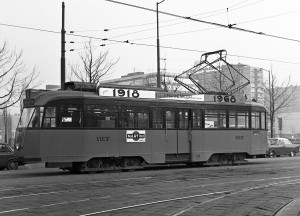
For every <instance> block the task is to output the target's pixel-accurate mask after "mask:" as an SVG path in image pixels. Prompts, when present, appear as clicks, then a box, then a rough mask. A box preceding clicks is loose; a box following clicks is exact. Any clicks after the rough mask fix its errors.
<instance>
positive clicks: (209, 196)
mask: <svg viewBox="0 0 300 216" xmlns="http://www.w3.org/2000/svg"><path fill="white" fill-rule="evenodd" d="M299 177H300V176H289V177H278V178H265V179H252V180H248V181H230V182H224V183H223V184H222V185H226V184H227V185H236V184H237V183H240V184H242V183H245V182H248V183H249V182H253V183H257V182H260V181H274V182H272V183H270V182H268V183H267V184H259V185H254V186H248V187H240V188H238V189H236V188H233V189H231V190H225V191H221V190H215V191H213V192H209V193H200V194H193V195H188V196H180V197H178V196H177V197H176V196H172V197H171V198H169V199H160V200H156V201H151V202H144V203H140V204H135V205H127V206H120V207H117V208H111V209H106V210H101V211H97V212H91V213H87V214H82V215H81V216H83V215H86V216H87V215H97V214H103V213H108V212H117V211H126V210H128V209H134V208H140V207H143V206H150V205H158V204H163V203H169V202H175V201H181V200H193V199H197V198H200V197H202V198H205V200H204V201H201V202H199V201H197V202H199V203H197V204H194V205H189V206H186V207H183V208H182V209H180V211H178V212H176V213H174V214H173V215H174V216H177V215H181V214H183V213H184V212H186V211H189V210H191V209H193V208H196V207H198V206H200V205H204V204H205V203H209V202H213V201H216V200H218V199H221V198H224V197H226V196H233V195H235V194H238V193H246V192H249V191H252V190H258V189H263V188H268V187H274V186H282V185H288V184H289V185H291V184H300V178H299ZM294 178H295V179H294ZM134 179H140V178H134ZM142 179H147V180H149V179H152V178H142ZM195 179H197V178H195ZM283 179H288V180H284V181H282V180H283ZM120 180H121V179H119V181H120ZM128 180H129V179H124V181H128ZM216 185H221V183H214V184H206V185H197V186H195V187H202V188H203V187H211V186H216ZM191 188H192V187H190V188H185V190H186V189H191ZM157 190H158V189H157ZM72 192H76V191H75V190H65V191H52V192H48V193H44V192H41V193H36V194H34V193H31V194H19V195H15V196H10V197H0V200H5V199H12V198H26V197H29V196H35V197H38V196H42V195H43V196H47V195H57V194H59V193H64V194H65V193H72ZM178 192H179V190H178ZM147 193H148V194H149V195H150V194H155V191H154V190H151V191H150V190H145V188H144V190H143V191H137V192H131V193H127V194H119V195H118V196H113V195H106V196H102V197H97V198H95V197H92V198H82V199H78V200H70V201H58V202H55V203H46V204H43V205H40V206H37V205H35V206H32V207H26V208H25V207H24V206H19V207H18V208H16V209H7V210H4V211H0V214H5V213H8V212H22V211H34V210H37V209H41V208H51V207H56V206H63V205H72V204H74V203H83V202H94V201H97V200H101V199H105V200H112V201H113V200H116V199H119V197H122V196H124V197H128V196H132V199H133V200H135V198H136V197H138V196H140V195H145V194H147ZM188 193H190V192H188ZM170 195H171V194H170ZM37 199H38V198H37Z"/></svg>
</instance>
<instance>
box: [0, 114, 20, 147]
mask: <svg viewBox="0 0 300 216" xmlns="http://www.w3.org/2000/svg"><path fill="white" fill-rule="evenodd" d="M19 119H20V115H17V114H15V115H10V114H8V115H7V118H5V117H4V116H3V114H2V113H1V115H0V142H5V134H6V137H7V142H8V143H9V144H10V145H11V146H13V142H14V138H15V132H16V128H17V126H18V122H19Z"/></svg>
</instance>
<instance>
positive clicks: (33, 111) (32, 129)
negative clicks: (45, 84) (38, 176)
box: [14, 89, 43, 165]
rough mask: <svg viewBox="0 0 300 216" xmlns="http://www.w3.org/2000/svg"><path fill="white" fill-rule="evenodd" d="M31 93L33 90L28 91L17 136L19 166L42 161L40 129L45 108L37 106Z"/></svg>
mask: <svg viewBox="0 0 300 216" xmlns="http://www.w3.org/2000/svg"><path fill="white" fill-rule="evenodd" d="M31 91H32V90H31V89H29V90H26V99H24V100H23V109H22V112H21V116H20V119H19V123H18V126H17V128H16V134H15V137H16V138H15V143H14V157H15V161H17V162H18V163H19V165H24V164H27V163H39V162H41V161H42V159H41V156H40V127H41V119H42V114H43V107H38V106H35V103H34V101H35V99H34V97H33V95H32V92H31ZM35 93H37V92H35ZM35 95H36V94H35Z"/></svg>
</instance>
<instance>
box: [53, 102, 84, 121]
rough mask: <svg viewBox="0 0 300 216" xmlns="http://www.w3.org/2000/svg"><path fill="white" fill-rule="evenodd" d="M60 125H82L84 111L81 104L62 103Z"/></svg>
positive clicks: (59, 113) (59, 111)
mask: <svg viewBox="0 0 300 216" xmlns="http://www.w3.org/2000/svg"><path fill="white" fill-rule="evenodd" d="M57 114H58V122H57V123H58V127H81V126H82V111H81V106H80V105H74V104H62V105H60V106H59V109H58V113H57Z"/></svg>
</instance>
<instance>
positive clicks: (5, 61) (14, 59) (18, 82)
mask: <svg viewBox="0 0 300 216" xmlns="http://www.w3.org/2000/svg"><path fill="white" fill-rule="evenodd" d="M38 75H39V74H38V73H37V72H36V68H33V70H32V71H31V72H30V73H27V69H26V65H25V63H24V61H22V51H21V52H17V51H16V50H13V51H11V50H10V49H9V48H8V45H7V42H4V43H3V45H2V46H0V109H6V108H8V107H11V106H13V105H15V104H16V103H17V102H18V101H20V99H21V96H22V94H23V93H24V91H25V89H27V88H29V86H30V85H31V84H33V83H34V81H35V80H36V79H37V77H38ZM37 85H39V84H36V86H37ZM36 86H34V87H36Z"/></svg>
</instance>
